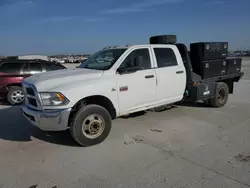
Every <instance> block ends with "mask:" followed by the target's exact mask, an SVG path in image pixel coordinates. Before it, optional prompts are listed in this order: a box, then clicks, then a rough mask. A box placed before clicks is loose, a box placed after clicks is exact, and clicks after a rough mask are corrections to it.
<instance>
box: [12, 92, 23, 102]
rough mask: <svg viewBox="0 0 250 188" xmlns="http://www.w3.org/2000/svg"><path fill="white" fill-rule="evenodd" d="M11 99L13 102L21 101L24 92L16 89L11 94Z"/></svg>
mask: <svg viewBox="0 0 250 188" xmlns="http://www.w3.org/2000/svg"><path fill="white" fill-rule="evenodd" d="M11 99H12V100H13V101H14V102H15V103H20V102H23V100H24V93H23V91H22V90H16V91H14V92H13V93H12V94H11Z"/></svg>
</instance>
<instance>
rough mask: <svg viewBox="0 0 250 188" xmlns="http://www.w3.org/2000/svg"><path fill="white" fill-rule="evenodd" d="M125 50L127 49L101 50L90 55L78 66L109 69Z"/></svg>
mask: <svg viewBox="0 0 250 188" xmlns="http://www.w3.org/2000/svg"><path fill="white" fill-rule="evenodd" d="M125 51H126V49H108V50H101V51H99V52H97V53H95V54H93V55H92V56H90V57H89V58H88V59H87V60H85V61H84V62H83V63H82V64H81V65H80V66H79V67H78V68H85V69H96V70H108V69H110V68H111V67H112V66H113V65H114V63H115V62H116V61H117V59H118V58H119V57H120V56H121V55H122V54H123V53H124V52H125Z"/></svg>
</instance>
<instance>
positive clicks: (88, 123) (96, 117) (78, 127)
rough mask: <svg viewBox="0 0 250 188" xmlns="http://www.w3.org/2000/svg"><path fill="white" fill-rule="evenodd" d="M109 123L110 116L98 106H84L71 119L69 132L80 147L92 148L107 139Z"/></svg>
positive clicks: (109, 128)
mask: <svg viewBox="0 0 250 188" xmlns="http://www.w3.org/2000/svg"><path fill="white" fill-rule="evenodd" d="M111 121H112V120H111V116H110V114H109V112H108V111H107V110H106V109H105V108H103V107H101V106H98V105H86V106H83V107H82V108H80V109H79V110H78V112H76V114H75V115H74V117H73V118H72V121H71V123H70V132H71V135H72V137H73V138H74V140H75V141H76V142H77V143H78V144H80V145H81V146H84V147H88V146H93V145H96V144H99V143H101V142H103V141H104V140H105V139H106V138H107V137H108V135H109V133H110V130H111V124H112V123H111ZM98 127H99V129H98ZM97 130H98V131H97ZM91 132H92V134H91ZM94 133H96V134H94Z"/></svg>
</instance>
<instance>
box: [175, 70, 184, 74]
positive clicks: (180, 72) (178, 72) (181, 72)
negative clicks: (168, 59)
mask: <svg viewBox="0 0 250 188" xmlns="http://www.w3.org/2000/svg"><path fill="white" fill-rule="evenodd" d="M183 73H184V71H176V74H183Z"/></svg>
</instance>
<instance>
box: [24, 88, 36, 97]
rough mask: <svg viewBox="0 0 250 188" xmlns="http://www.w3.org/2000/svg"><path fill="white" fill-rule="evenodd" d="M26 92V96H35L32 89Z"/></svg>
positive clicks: (27, 89)
mask: <svg viewBox="0 0 250 188" xmlns="http://www.w3.org/2000/svg"><path fill="white" fill-rule="evenodd" d="M26 91H27V94H28V95H32V96H35V92H34V90H33V89H32V88H29V87H28V88H26Z"/></svg>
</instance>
